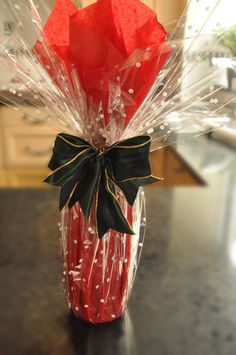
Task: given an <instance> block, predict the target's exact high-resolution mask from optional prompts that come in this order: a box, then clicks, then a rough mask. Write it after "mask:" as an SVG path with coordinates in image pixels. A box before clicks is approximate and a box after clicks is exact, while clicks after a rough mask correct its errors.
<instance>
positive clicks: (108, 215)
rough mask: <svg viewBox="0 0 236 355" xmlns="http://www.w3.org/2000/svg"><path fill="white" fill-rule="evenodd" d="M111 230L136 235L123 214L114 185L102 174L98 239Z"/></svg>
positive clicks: (98, 208)
mask: <svg viewBox="0 0 236 355" xmlns="http://www.w3.org/2000/svg"><path fill="white" fill-rule="evenodd" d="M110 228H111V229H113V230H115V231H117V232H120V233H126V234H135V233H134V231H133V229H132V227H131V226H130V225H129V223H128V221H127V219H126V218H125V216H124V214H123V212H122V209H121V207H120V205H119V202H118V199H117V197H116V195H115V188H114V185H113V183H112V182H111V181H110V180H109V179H108V178H107V177H106V176H105V174H102V176H101V179H100V184H99V188H98V191H97V231H98V237H99V238H100V239H101V238H102V237H103V236H104V234H105V233H106V232H107V231H108V230H109V229H110Z"/></svg>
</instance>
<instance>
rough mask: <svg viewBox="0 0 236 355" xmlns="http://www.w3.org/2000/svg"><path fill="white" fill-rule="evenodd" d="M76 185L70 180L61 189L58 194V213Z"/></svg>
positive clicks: (74, 180)
mask: <svg viewBox="0 0 236 355" xmlns="http://www.w3.org/2000/svg"><path fill="white" fill-rule="evenodd" d="M75 185H76V179H71V180H70V181H68V182H67V183H66V184H65V185H63V186H62V187H61V192H60V202H59V208H60V211H61V210H62V209H63V208H64V207H65V205H66V204H67V202H68V200H69V197H70V195H71V193H72V191H73V189H74V187H75Z"/></svg>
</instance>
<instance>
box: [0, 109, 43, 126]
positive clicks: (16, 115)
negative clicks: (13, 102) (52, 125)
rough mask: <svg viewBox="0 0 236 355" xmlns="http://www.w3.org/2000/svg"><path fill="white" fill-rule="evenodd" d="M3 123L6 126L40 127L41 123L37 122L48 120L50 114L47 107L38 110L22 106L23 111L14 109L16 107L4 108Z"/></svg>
mask: <svg viewBox="0 0 236 355" xmlns="http://www.w3.org/2000/svg"><path fill="white" fill-rule="evenodd" d="M1 113H2V122H3V124H4V125H5V126H16V125H17V126H27V125H30V126H40V125H41V123H40V122H39V121H37V119H36V117H38V118H39V119H42V118H44V119H45V120H47V117H48V116H49V113H48V111H47V109H46V108H45V107H42V108H41V109H40V110H37V109H36V108H35V107H31V106H22V108H21V109H17V110H16V109H14V107H6V106H3V107H2V108H1Z"/></svg>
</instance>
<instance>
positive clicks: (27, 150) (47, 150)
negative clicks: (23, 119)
mask: <svg viewBox="0 0 236 355" xmlns="http://www.w3.org/2000/svg"><path fill="white" fill-rule="evenodd" d="M54 139H55V134H54V132H53V131H51V130H50V129H48V128H47V127H43V126H40V127H37V128H36V127H35V128H34V129H32V127H16V126H12V127H9V126H8V127H4V142H5V156H6V166H7V167H46V166H47V164H48V161H49V159H50V156H51V153H52V146H53V143H54Z"/></svg>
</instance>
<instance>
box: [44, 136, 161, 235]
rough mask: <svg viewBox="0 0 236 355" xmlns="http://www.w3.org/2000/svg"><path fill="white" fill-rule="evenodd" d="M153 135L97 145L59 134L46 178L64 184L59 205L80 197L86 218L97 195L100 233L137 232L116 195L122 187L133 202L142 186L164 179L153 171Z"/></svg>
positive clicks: (78, 199)
mask: <svg viewBox="0 0 236 355" xmlns="http://www.w3.org/2000/svg"><path fill="white" fill-rule="evenodd" d="M150 144H151V138H150V137H149V136H138V137H133V138H130V139H126V140H124V141H121V142H118V143H116V144H114V145H112V146H111V147H108V148H105V149H104V148H103V149H97V148H96V147H93V146H92V145H91V144H89V143H88V142H86V141H84V140H83V139H81V138H79V137H76V136H72V135H69V134H64V133H60V134H58V136H57V138H56V141H55V145H54V148H53V155H52V158H51V160H50V163H49V168H50V169H51V170H52V173H51V174H50V175H49V176H48V177H47V178H46V179H45V180H44V181H45V182H47V183H49V184H51V185H54V186H60V187H61V194H60V209H62V208H63V207H65V205H68V207H69V208H71V207H72V206H73V205H74V204H75V203H76V202H78V201H79V203H80V207H81V209H82V211H83V214H84V216H85V217H86V218H88V217H89V216H90V211H91V207H92V203H93V200H94V198H96V219H97V221H96V222H97V232H98V237H99V238H102V237H103V235H104V234H105V233H106V232H107V231H108V230H109V229H110V228H112V229H114V230H116V231H118V232H121V233H127V234H134V232H133V230H132V227H131V226H130V225H129V223H128V221H127V219H126V218H125V216H124V214H123V212H122V209H121V207H120V205H119V201H118V198H117V196H116V190H117V188H119V189H120V190H121V191H122V192H123V194H124V196H125V197H126V199H127V202H128V203H129V204H130V205H133V203H134V201H135V199H136V196H137V193H138V189H139V187H140V186H143V185H146V184H151V183H153V182H156V181H159V180H161V179H160V178H156V177H154V176H152V175H151V167H150V163H149V150H150Z"/></svg>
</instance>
